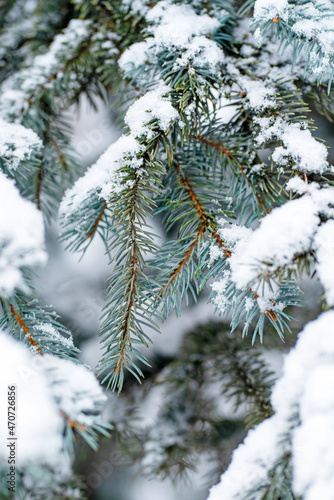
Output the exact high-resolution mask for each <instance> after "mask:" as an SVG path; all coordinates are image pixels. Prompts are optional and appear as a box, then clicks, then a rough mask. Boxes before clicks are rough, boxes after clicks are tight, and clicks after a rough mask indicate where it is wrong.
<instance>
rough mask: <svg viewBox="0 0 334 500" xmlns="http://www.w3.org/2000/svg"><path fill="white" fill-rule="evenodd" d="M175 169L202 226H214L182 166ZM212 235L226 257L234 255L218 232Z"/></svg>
mask: <svg viewBox="0 0 334 500" xmlns="http://www.w3.org/2000/svg"><path fill="white" fill-rule="evenodd" d="M175 168H176V170H177V172H178V175H179V179H180V182H181V183H182V184H183V186H184V187H185V188H186V190H187V192H188V195H189V198H190V200H191V201H192V202H193V204H194V206H195V208H196V210H197V212H198V215H199V217H200V219H201V221H202V224H203V225H204V227H205V228H208V227H210V226H212V225H213V221H212V219H211V218H210V217H209V216H208V215H207V214H206V213H205V212H204V209H203V207H202V205H201V203H200V202H199V200H198V198H197V197H196V195H195V192H194V190H193V188H192V186H191V185H190V183H189V181H188V180H187V179H186V177H185V176H184V175H183V174H182V172H181V169H180V166H179V165H175ZM211 234H212V236H213V237H214V238H215V240H216V242H217V243H218V245H219V246H220V247H221V248H222V249H223V251H224V253H225V255H226V257H231V255H232V254H231V252H230V250H228V249H227V248H226V245H225V243H224V242H223V240H222V239H221V237H220V236H219V234H218V233H217V231H216V230H214V231H213V232H212V233H211Z"/></svg>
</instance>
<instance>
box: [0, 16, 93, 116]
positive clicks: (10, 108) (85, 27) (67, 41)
mask: <svg viewBox="0 0 334 500" xmlns="http://www.w3.org/2000/svg"><path fill="white" fill-rule="evenodd" d="M90 26H91V22H90V21H86V20H82V19H72V20H71V21H70V22H69V24H68V26H67V27H66V28H65V29H64V31H63V33H61V34H59V35H57V36H56V37H55V38H54V41H53V42H52V44H51V45H50V47H49V49H48V51H47V52H46V53H45V54H41V55H38V56H36V57H35V59H34V60H33V62H32V64H31V65H30V66H29V68H25V69H22V70H21V71H19V72H17V73H15V74H14V75H13V76H12V77H10V78H8V79H7V80H6V81H5V82H4V83H3V84H2V86H1V98H0V115H1V116H2V117H3V118H4V119H16V120H19V119H20V115H21V113H22V111H23V110H25V109H26V107H27V106H28V103H27V100H28V99H29V96H30V95H32V94H33V93H34V92H35V91H36V89H38V88H39V87H40V86H41V85H47V83H48V79H49V78H50V77H51V76H52V75H54V76H55V77H57V70H58V69H59V67H60V65H61V62H62V60H63V58H64V57H69V54H71V53H72V52H73V51H74V50H75V49H76V48H77V47H79V46H80V44H81V43H82V42H83V41H84V40H85V39H86V38H87V37H88V36H89V34H90Z"/></svg>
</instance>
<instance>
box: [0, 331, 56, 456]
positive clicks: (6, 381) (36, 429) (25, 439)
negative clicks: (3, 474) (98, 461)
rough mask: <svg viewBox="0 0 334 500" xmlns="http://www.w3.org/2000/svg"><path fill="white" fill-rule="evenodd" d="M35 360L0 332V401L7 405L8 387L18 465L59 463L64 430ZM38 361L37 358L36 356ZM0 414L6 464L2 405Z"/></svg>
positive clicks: (0, 438) (0, 452)
mask: <svg viewBox="0 0 334 500" xmlns="http://www.w3.org/2000/svg"><path fill="white" fill-rule="evenodd" d="M36 358H37V356H36V355H33V354H32V353H31V352H30V351H29V349H28V348H26V347H25V346H23V345H22V344H21V343H19V342H18V341H16V340H14V339H13V338H11V337H10V336H9V335H8V334H7V333H5V332H4V331H2V330H1V331H0V373H1V375H0V391H1V395H0V400H1V401H3V402H5V401H8V397H7V391H8V386H13V385H15V387H16V408H15V414H16V429H15V437H16V438H17V441H16V448H17V460H18V463H19V464H20V465H25V464H26V463H29V462H41V463H45V464H51V465H53V464H54V463H55V462H57V461H59V460H60V454H61V449H62V445H63V439H62V431H63V428H64V424H63V419H62V418H61V416H60V414H59V412H58V409H57V407H56V404H55V402H54V400H53V398H52V395H51V393H50V391H49V387H48V384H47V381H46V379H45V378H44V377H43V376H42V375H41V373H39V371H38V370H36V364H35V361H36ZM38 358H41V357H40V356H38ZM2 409H3V411H1V412H0V444H1V445H0V460H1V461H4V463H7V459H8V455H9V448H7V444H8V440H7V437H9V434H8V426H7V412H5V411H4V410H5V405H4V404H3V405H2Z"/></svg>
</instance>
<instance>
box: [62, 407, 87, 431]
mask: <svg viewBox="0 0 334 500" xmlns="http://www.w3.org/2000/svg"><path fill="white" fill-rule="evenodd" d="M59 413H60V415H61V416H62V417H63V419H65V420H66V423H67V425H68V426H69V427H71V428H72V429H76V430H80V431H86V430H87V427H86V426H85V425H82V424H80V422H77V421H76V420H71V419H70V418H69V416H68V415H66V413H64V412H62V411H60V412H59Z"/></svg>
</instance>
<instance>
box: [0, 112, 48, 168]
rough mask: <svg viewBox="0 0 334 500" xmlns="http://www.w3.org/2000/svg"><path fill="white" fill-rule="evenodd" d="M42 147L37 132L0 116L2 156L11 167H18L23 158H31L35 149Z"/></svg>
mask: <svg viewBox="0 0 334 500" xmlns="http://www.w3.org/2000/svg"><path fill="white" fill-rule="evenodd" d="M41 147H42V141H41V139H40V138H39V137H38V135H37V134H35V132H33V131H32V130H31V129H28V128H25V127H23V126H22V125H19V124H12V123H7V122H5V121H4V120H2V119H1V118H0V157H1V158H2V159H3V160H4V162H5V164H6V166H7V167H8V168H9V169H16V168H17V167H18V165H19V163H20V162H21V161H22V160H29V158H30V157H31V154H32V153H33V151H38V150H40V149H41Z"/></svg>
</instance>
